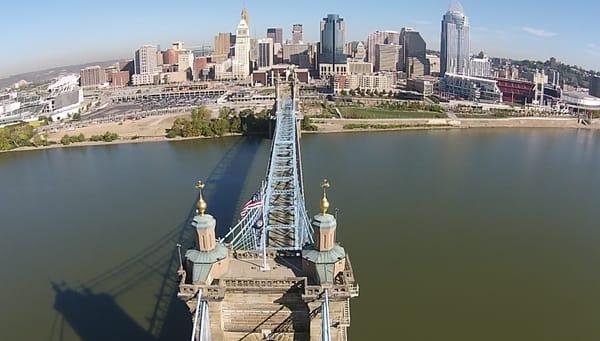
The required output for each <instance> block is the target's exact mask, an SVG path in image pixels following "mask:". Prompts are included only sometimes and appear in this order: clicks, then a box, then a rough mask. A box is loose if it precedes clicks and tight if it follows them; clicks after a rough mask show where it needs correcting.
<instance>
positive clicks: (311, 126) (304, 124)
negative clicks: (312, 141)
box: [300, 116, 318, 131]
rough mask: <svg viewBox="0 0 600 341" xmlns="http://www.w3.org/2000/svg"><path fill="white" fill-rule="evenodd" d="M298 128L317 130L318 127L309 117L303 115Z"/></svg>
mask: <svg viewBox="0 0 600 341" xmlns="http://www.w3.org/2000/svg"><path fill="white" fill-rule="evenodd" d="M300 129H301V130H304V131H317V130H318V127H317V126H316V125H314V124H312V122H311V119H310V117H308V116H304V118H303V119H302V122H301V123H300Z"/></svg>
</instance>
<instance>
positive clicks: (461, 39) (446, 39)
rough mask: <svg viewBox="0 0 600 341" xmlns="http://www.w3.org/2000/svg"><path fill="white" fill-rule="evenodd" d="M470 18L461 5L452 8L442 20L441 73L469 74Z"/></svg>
mask: <svg viewBox="0 0 600 341" xmlns="http://www.w3.org/2000/svg"><path fill="white" fill-rule="evenodd" d="M470 51H471V40H470V25H469V18H468V17H467V16H466V15H465V12H464V10H463V8H462V6H461V4H460V3H458V2H456V3H454V4H452V5H451V6H450V8H449V9H448V12H446V14H445V15H444V18H443V20H442V40H441V49H440V73H441V75H444V74H445V73H446V72H448V73H452V74H457V75H468V74H469V59H470V56H471V52H470Z"/></svg>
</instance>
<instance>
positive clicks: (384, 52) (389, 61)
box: [374, 44, 402, 71]
mask: <svg viewBox="0 0 600 341" xmlns="http://www.w3.org/2000/svg"><path fill="white" fill-rule="evenodd" d="M401 51H402V46H400V45H388V44H377V46H375V58H374V59H375V64H374V67H375V70H377V71H396V70H398V61H399V56H400V54H401V53H402V52H401Z"/></svg>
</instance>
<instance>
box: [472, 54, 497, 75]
mask: <svg viewBox="0 0 600 341" xmlns="http://www.w3.org/2000/svg"><path fill="white" fill-rule="evenodd" d="M469 76H473V77H492V62H491V61H490V59H489V58H488V57H483V58H479V57H473V58H471V61H470V63H469Z"/></svg>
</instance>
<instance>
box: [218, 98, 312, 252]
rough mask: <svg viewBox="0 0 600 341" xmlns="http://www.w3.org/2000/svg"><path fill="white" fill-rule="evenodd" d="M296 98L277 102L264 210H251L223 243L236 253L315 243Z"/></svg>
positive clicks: (292, 248) (262, 192)
mask: <svg viewBox="0 0 600 341" xmlns="http://www.w3.org/2000/svg"><path fill="white" fill-rule="evenodd" d="M278 93H279V91H278ZM294 97H295V96H292V97H291V98H285V99H283V98H282V96H278V98H277V107H276V108H277V110H276V114H275V120H276V126H275V132H274V136H273V143H272V145H271V156H270V159H269V166H268V167H267V175H266V179H265V181H264V182H263V185H262V186H261V190H260V191H259V193H260V197H261V200H262V207H257V208H253V209H251V210H250V211H249V212H248V214H247V215H246V216H245V217H243V218H242V219H241V220H240V221H239V222H238V223H237V224H236V225H235V226H233V227H232V228H231V229H230V231H229V233H228V234H227V235H226V236H225V237H224V238H223V239H222V241H225V242H228V243H231V245H232V247H233V248H234V249H237V250H261V249H263V248H266V249H268V250H277V251H298V250H301V249H302V247H303V246H304V245H305V244H307V243H312V242H313V234H312V227H311V224H310V219H309V218H308V214H307V213H306V206H305V202H304V185H303V182H302V159H301V155H300V136H299V132H298V113H297V100H296V99H295V98H294Z"/></svg>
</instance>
